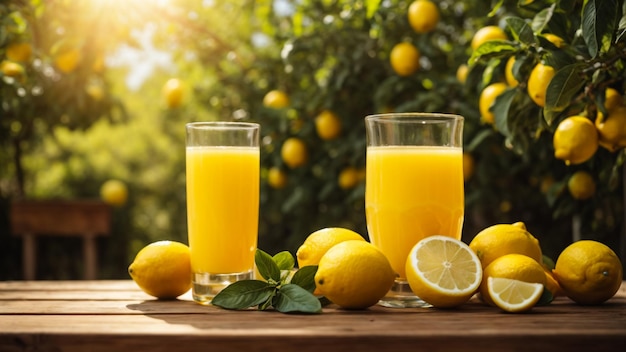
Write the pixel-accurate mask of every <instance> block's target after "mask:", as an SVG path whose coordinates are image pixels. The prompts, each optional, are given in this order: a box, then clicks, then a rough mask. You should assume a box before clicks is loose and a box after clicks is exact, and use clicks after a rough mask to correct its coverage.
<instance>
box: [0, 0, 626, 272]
mask: <svg viewBox="0 0 626 352" xmlns="http://www.w3.org/2000/svg"><path fill="white" fill-rule="evenodd" d="M412 3H413V1H412V0H411V1H391V0H383V1H381V0H363V1H343V0H335V1H332V0H317V1H315V0H311V1H309V0H261V1H251V0H232V1H217V0H153V1H142V0H2V1H0V62H1V63H0V69H1V70H0V71H1V73H0V241H1V243H2V245H0V280H16V279H21V278H22V267H21V266H22V240H21V239H20V238H19V237H17V236H15V234H13V233H12V231H11V226H10V216H9V214H10V209H11V204H12V202H15V201H17V200H22V199H29V200H50V199H63V200H102V201H104V202H107V203H108V204H109V205H110V207H111V210H112V213H111V215H112V216H111V224H112V229H111V232H110V235H109V236H107V237H99V238H98V239H97V241H98V242H97V244H98V267H99V273H98V277H99V278H102V279H127V278H129V277H128V274H127V272H126V270H127V267H128V265H129V263H130V262H132V259H133V258H134V256H135V254H136V253H137V252H138V251H139V250H140V249H141V248H142V247H143V246H145V245H147V244H148V243H150V242H153V241H157V240H164V239H169V240H176V241H180V242H183V243H187V234H186V206H185V159H184V157H185V148H184V146H185V140H184V139H185V135H184V132H185V130H184V125H185V123H188V122H192V121H205V120H243V121H254V122H259V123H261V125H262V149H261V150H262V152H261V158H262V161H261V162H262V170H261V207H260V215H261V216H260V228H259V247H260V248H261V249H263V250H265V251H266V252H269V253H276V252H278V251H282V250H289V251H291V252H292V253H294V254H295V250H296V249H297V248H298V246H299V245H300V244H301V243H302V241H303V240H304V238H305V237H306V236H308V235H309V234H310V233H312V232H313V231H315V230H318V229H320V228H324V227H332V226H340V227H346V228H350V229H353V230H355V231H357V232H359V233H360V234H362V235H364V236H367V230H366V225H365V212H364V168H365V127H364V122H363V118H364V117H365V116H366V115H368V114H372V113H380V112H391V111H395V112H406V111H422V112H447V113H457V114H461V115H463V116H464V117H465V130H464V151H465V159H464V162H465V164H464V168H465V170H464V173H465V180H466V182H465V189H466V215H465V223H464V230H463V239H464V240H465V241H466V242H469V241H470V240H471V239H472V238H473V236H475V235H476V234H477V233H478V232H479V231H480V230H482V229H483V228H485V227H488V226H490V225H493V224H497V223H513V222H517V221H523V222H524V223H525V224H526V227H527V228H528V230H529V231H530V232H531V233H532V234H533V235H534V236H535V237H537V238H538V239H539V241H540V243H541V246H542V248H543V251H544V253H545V254H546V255H547V256H549V257H551V258H553V259H556V257H557V256H558V254H559V253H560V251H561V250H562V249H564V248H565V247H566V246H567V245H568V244H570V243H571V242H572V241H574V240H577V239H581V238H589V239H595V240H598V241H601V242H603V243H605V244H607V245H608V246H609V247H611V248H612V249H613V250H614V251H615V252H617V253H618V255H620V257H621V258H622V261H624V255H625V252H624V248H625V247H626V240H625V237H626V236H625V234H624V218H625V216H624V214H625V213H624V212H625V210H624V192H625V190H624V183H625V182H624V177H625V176H624V166H623V164H624V158H625V152H624V149H623V148H624V146H625V144H624V143H626V139H625V138H626V115H624V116H621V115H620V116H621V117H615V118H613V117H611V116H613V115H615V114H613V115H612V113H611V112H610V111H608V110H607V109H605V107H604V103H605V101H606V100H608V96H609V93H608V91H607V88H612V89H614V90H615V91H616V92H617V93H618V94H617V95H618V97H619V99H618V101H619V105H623V104H624V103H623V99H624V91H625V90H624V88H625V86H626V79H625V78H626V73H625V71H626V69H625V62H626V49H625V46H626V39H624V35H623V34H624V30H625V28H626V20H625V18H624V16H623V13H624V12H625V11H624V1H623V0H606V1H604V2H602V4H600V2H598V1H588V2H585V3H586V4H591V5H585V4H584V3H583V1H576V0H569V1H557V0H535V1H532V0H519V1H517V0H499V1H496V0H492V1H491V2H490V4H489V6H488V5H487V3H489V1H488V2H487V3H486V2H485V1H483V0H465V1H453V0H433V3H434V4H435V5H436V13H433V12H432V10H423V9H422V10H420V11H412V10H410V6H411V4H412ZM585 6H587V7H585ZM590 6H594V8H592V9H590V8H589V7H590ZM591 10H594V11H591ZM592 12H593V14H592ZM436 16H438V17H436ZM585 18H586V19H587V21H583V19H585ZM600 18H601V19H602V20H598V19H600ZM589 21H591V23H589ZM423 22H426V23H427V24H428V23H431V24H432V28H423V27H419V26H417V25H416V23H423ZM486 26H497V27H499V28H501V29H502V30H504V32H505V33H506V35H505V37H504V38H498V36H497V35H496V36H494V38H493V39H498V40H495V41H493V43H491V45H483V46H480V48H478V47H473V45H472V39H473V38H474V36H475V34H476V33H477V32H478V31H479V29H481V28H483V27H486ZM491 34H493V33H491ZM547 34H554V35H556V36H558V38H559V39H560V40H561V42H558V43H559V44H558V45H557V44H555V43H554V42H553V41H551V40H550V38H549V36H547ZM399 43H409V44H411V45H410V46H409V48H408V49H407V46H404V47H403V48H401V49H398V50H395V49H396V45H397V44H399ZM594 45H595V46H594ZM510 57H515V58H516V61H517V62H518V64H517V65H513V68H512V69H511V68H507V67H506V63H507V62H508V59H509V58H510ZM542 61H548V62H549V63H551V64H552V65H553V66H554V67H555V68H557V71H558V70H559V69H562V68H563V69H564V70H569V71H567V72H569V73H570V76H569V77H575V79H571V78H570V79H568V78H567V77H565V78H564V75H558V74H557V77H559V78H558V79H555V80H554V81H558V82H557V83H555V84H551V85H550V86H548V87H547V91H548V92H547V95H548V97H547V99H546V100H547V102H546V104H545V106H540V105H539V104H537V103H535V102H534V101H533V100H532V99H531V98H530V97H529V96H528V94H527V89H528V87H529V86H532V85H533V84H536V83H531V80H529V79H530V74H531V70H532V68H533V67H534V66H535V65H536V64H537V63H539V62H542ZM507 70H509V71H511V70H512V71H511V72H512V73H513V76H514V78H515V83H514V84H513V83H512V82H511V80H510V79H509V78H508V77H506V76H507V72H509V71H507ZM572 72H573V73H574V74H572ZM543 80H544V81H545V82H544V83H545V84H544V91H545V90H546V87H545V85H547V84H548V83H549V82H550V79H546V78H545V77H543ZM540 81H541V79H540ZM493 83H501V84H502V86H501V87H502V89H501V91H499V93H498V94H492V95H493V96H491V97H485V96H484V95H483V94H482V93H483V91H484V90H485V89H486V88H487V87H488V86H490V85H491V84H493ZM503 91H504V92H505V93H502V92H503ZM481 96H482V97H481ZM496 96H500V97H499V98H497V99H496ZM483 100H486V101H487V102H486V103H485V104H486V105H487V112H485V110H484V108H483V109H482V110H483V111H482V112H481V106H479V105H480V104H483ZM479 103H480V104H479ZM620 111H621V110H620ZM602 113H604V114H608V116H609V120H607V121H612V125H611V127H610V128H611V131H612V132H614V133H613V135H616V136H613V135H611V136H613V137H610V138H613V139H614V141H616V142H615V143H613V144H611V145H610V146H608V147H607V146H606V144H605V145H604V146H603V145H602V143H598V141H597V140H596V142H595V144H594V145H593V150H594V152H593V153H592V156H591V157H588V158H587V159H585V160H584V161H582V162H576V163H574V162H572V163H569V164H568V163H566V162H565V161H564V160H563V159H562V158H556V157H555V144H554V143H553V137H554V132H555V130H556V128H557V126H558V124H559V122H560V121H562V120H564V119H566V118H567V117H568V116H571V115H583V116H586V117H588V118H589V119H590V120H592V121H593V120H598V116H600V114H602ZM489 114H491V116H490V117H489V116H486V115H489ZM620 114H622V113H620ZM615 116H617V115H615ZM611 119H612V120H611ZM596 125H597V124H596ZM597 126H599V125H597ZM598 131H601V130H600V127H598ZM600 137H602V135H600ZM585 138H586V137H584V136H583V137H580V136H577V137H575V138H574V140H579V139H580V140H583V139H585ZM596 139H597V137H596ZM585 140H586V139H585ZM622 141H623V142H624V143H622ZM598 145H599V147H598ZM595 148H597V150H596V149H595ZM575 174H576V175H581V174H584V175H585V177H574V178H573V177H572V176H574V175H575ZM581 180H582V181H581ZM83 271H84V267H83V261H82V244H81V240H80V238H76V237H41V238H40V239H39V240H38V252H37V278H38V279H78V278H81V277H82V275H83Z"/></svg>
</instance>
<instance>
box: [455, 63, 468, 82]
mask: <svg viewBox="0 0 626 352" xmlns="http://www.w3.org/2000/svg"><path fill="white" fill-rule="evenodd" d="M468 74H469V66H467V65H466V64H461V65H459V67H458V68H457V69H456V79H457V81H459V83H462V84H465V81H467V75H468Z"/></svg>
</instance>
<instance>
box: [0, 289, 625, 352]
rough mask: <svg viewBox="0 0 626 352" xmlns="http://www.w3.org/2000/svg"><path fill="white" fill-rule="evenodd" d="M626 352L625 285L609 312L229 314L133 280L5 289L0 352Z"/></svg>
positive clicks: (561, 306) (557, 308)
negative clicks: (154, 293) (162, 296)
mask: <svg viewBox="0 0 626 352" xmlns="http://www.w3.org/2000/svg"><path fill="white" fill-rule="evenodd" d="M273 350H275V351H281V352H282V351H299V352H307V351H315V352H331V351H351V352H356V351H389V352H398V351H447V350H450V351H459V350H461V351H474V350H476V351H482V352H484V351H533V352H534V351H550V352H554V351H568V352H571V351H625V350H626V282H625V283H623V284H622V287H621V289H620V291H619V292H618V294H617V295H616V296H615V297H613V298H612V299H611V300H609V301H607V302H606V303H604V304H603V305H600V306H595V307H585V306H579V305H576V304H574V303H573V302H572V301H570V300H569V299H567V298H559V299H557V300H555V301H554V302H553V303H552V304H551V305H549V306H544V307H535V308H534V309H533V310H532V311H531V312H529V313H525V314H507V313H502V312H500V311H498V310H497V309H495V308H491V307H487V306H484V305H483V304H482V303H480V302H478V301H477V300H475V299H473V300H472V301H470V302H468V303H467V304H465V305H463V306H462V307H460V308H458V309H455V310H438V309H432V308H431V309H424V308H413V309H391V308H383V307H378V306H375V307H372V308H370V309H368V310H365V311H346V310H341V309H338V308H337V307H336V306H329V307H327V308H324V312H323V313H322V314H317V315H286V314H281V313H278V312H261V311H256V310H248V311H227V310H223V309H219V308H216V307H213V306H201V305H198V304H196V303H194V302H192V301H191V299H190V297H189V293H188V294H186V295H184V296H182V297H181V298H180V299H179V300H175V301H157V300H154V299H152V298H151V297H149V296H147V295H146V294H144V293H143V292H141V291H140V290H139V289H138V288H137V287H136V286H135V284H134V282H132V281H130V280H129V281H22V282H0V351H1V352H5V351H6V352H11V351H63V352H68V351H81V352H83V351H86V352H90V351H94V352H97V351H106V352H113V351H133V352H137V351H150V352H155V351H167V352H170V351H172V352H174V351H176V352H179V351H197V352H200V351H202V352H205V351H212V352H217V351H273Z"/></svg>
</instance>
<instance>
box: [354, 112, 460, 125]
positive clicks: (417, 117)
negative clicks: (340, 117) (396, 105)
mask: <svg viewBox="0 0 626 352" xmlns="http://www.w3.org/2000/svg"><path fill="white" fill-rule="evenodd" d="M464 119H465V118H464V117H463V116H461V115H458V114H451V113H442V112H389V113H381V114H372V115H367V116H365V120H366V121H377V122H384V121H394V122H407V123H408V122H416V121H422V122H428V121H432V122H444V121H463V120H464Z"/></svg>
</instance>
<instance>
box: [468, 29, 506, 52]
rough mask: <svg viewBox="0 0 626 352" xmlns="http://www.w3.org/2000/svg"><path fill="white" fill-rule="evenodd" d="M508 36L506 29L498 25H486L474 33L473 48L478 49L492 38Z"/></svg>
mask: <svg viewBox="0 0 626 352" xmlns="http://www.w3.org/2000/svg"><path fill="white" fill-rule="evenodd" d="M506 39H507V36H506V33H504V31H503V30H502V29H501V28H500V27H498V26H486V27H483V28H481V29H479V30H478V31H476V33H475V34H474V36H473V37H472V43H471V46H472V50H476V49H478V48H479V47H480V46H481V45H483V44H484V43H486V42H488V41H491V40H506Z"/></svg>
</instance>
